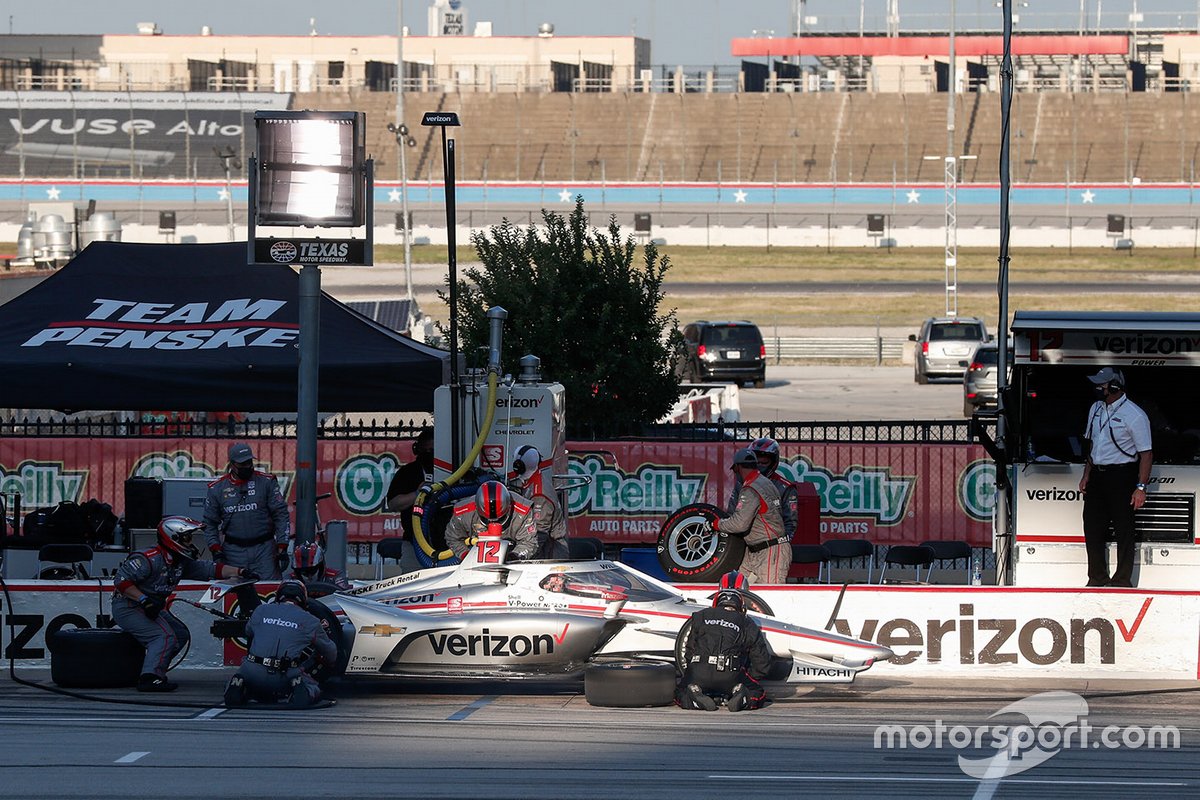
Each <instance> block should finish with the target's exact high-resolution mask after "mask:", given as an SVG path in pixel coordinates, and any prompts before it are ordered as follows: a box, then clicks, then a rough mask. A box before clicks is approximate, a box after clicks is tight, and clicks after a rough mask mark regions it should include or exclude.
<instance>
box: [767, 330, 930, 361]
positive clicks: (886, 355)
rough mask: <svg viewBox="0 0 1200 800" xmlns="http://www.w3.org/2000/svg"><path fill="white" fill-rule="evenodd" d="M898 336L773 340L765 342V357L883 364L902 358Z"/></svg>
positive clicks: (902, 343) (902, 352)
mask: <svg viewBox="0 0 1200 800" xmlns="http://www.w3.org/2000/svg"><path fill="white" fill-rule="evenodd" d="M906 342H907V340H906V339H904V338H903V337H900V336H776V337H774V338H773V339H767V341H766V345H767V357H768V358H773V359H774V361H775V363H776V364H778V363H779V362H780V361H782V360H785V359H787V360H797V359H798V360H808V359H811V360H820V361H832V360H841V359H845V360H865V361H874V362H875V363H876V364H882V363H883V362H884V361H894V360H897V359H899V358H901V357H902V356H903V355H904V345H905V343H906Z"/></svg>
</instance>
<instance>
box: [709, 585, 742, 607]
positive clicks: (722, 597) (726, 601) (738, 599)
mask: <svg viewBox="0 0 1200 800" xmlns="http://www.w3.org/2000/svg"><path fill="white" fill-rule="evenodd" d="M713 608H727V609H729V610H730V611H741V612H744V611H745V610H746V599H745V598H744V597H742V593H741V592H739V591H736V590H734V589H722V590H721V591H719V592H717V596H716V598H715V599H714V600H713Z"/></svg>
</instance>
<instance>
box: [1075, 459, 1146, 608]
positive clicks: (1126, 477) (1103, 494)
mask: <svg viewBox="0 0 1200 800" xmlns="http://www.w3.org/2000/svg"><path fill="white" fill-rule="evenodd" d="M1137 479H1138V465H1137V462H1133V463H1130V464H1118V465H1093V466H1092V471H1091V474H1090V475H1089V476H1088V483H1087V490H1086V491H1085V492H1084V493H1083V540H1084V545H1085V546H1086V548H1087V557H1088V583H1090V584H1095V585H1099V586H1103V585H1105V584H1111V585H1113V586H1130V585H1132V583H1133V559H1134V554H1135V552H1136V547H1135V542H1134V532H1133V506H1132V505H1131V504H1130V500H1131V499H1132V498H1133V490H1134V487H1136V486H1137ZM1110 524H1111V525H1112V530H1113V534H1114V536H1115V538H1116V540H1117V569H1116V571H1115V572H1113V574H1112V577H1111V578H1110V577H1109V574H1108V528H1109V525H1110Z"/></svg>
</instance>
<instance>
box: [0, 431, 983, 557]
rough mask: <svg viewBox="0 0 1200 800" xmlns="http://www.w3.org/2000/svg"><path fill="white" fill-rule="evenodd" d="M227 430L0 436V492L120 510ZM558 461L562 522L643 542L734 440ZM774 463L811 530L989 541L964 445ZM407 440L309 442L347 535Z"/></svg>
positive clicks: (800, 453)
mask: <svg viewBox="0 0 1200 800" xmlns="http://www.w3.org/2000/svg"><path fill="white" fill-rule="evenodd" d="M251 442H252V444H253V446H254V453H255V456H256V458H257V460H258V463H259V464H260V467H261V468H262V469H265V470H267V471H269V472H273V473H274V474H275V475H276V476H277V477H278V478H279V481H280V486H281V488H282V489H283V491H284V494H285V496H287V497H288V499H289V501H291V500H294V497H293V495H292V491H293V490H292V478H293V472H294V470H295V463H296V453H295V443H294V442H293V441H290V440H282V439H254V440H251ZM228 446H229V440H225V439H190V438H188V439H185V438H178V439H174V438H162V439H154V438H147V439H84V438H45V439H35V438H14V439H0V492H6V493H13V492H19V493H20V494H21V505H22V507H23V508H25V509H33V508H40V507H46V506H53V505H55V504H57V503H59V502H62V501H64V500H71V501H74V502H84V501H86V500H88V499H90V498H93V497H94V498H97V499H99V500H101V501H103V502H106V503H109V504H111V505H112V506H113V508H114V509H115V510H116V511H117V512H118V513H121V512H122V511H123V507H124V486H125V481H126V479H128V478H131V477H150V478H210V479H211V478H216V477H217V476H219V475H220V474H221V472H222V471H223V470H224V469H225V464H226V452H227V449H228ZM567 446H568V449H569V451H570V459H569V471H570V473H571V475H572V476H575V477H586V478H588V479H589V480H588V482H587V483H586V484H583V485H580V486H578V487H577V488H575V489H572V490H571V491H570V492H569V493H568V494H567V497H566V504H567V507H568V511H569V514H570V520H571V522H570V525H571V533H572V535H575V536H594V537H596V538H599V539H601V540H603V541H605V542H611V543H625V544H637V543H648V542H654V541H655V540H656V539H657V537H658V533H659V528H660V527H661V525H662V522H663V521H664V520H665V519H666V517H667V515H668V514H670V513H671V512H673V511H675V510H676V509H678V508H680V507H681V506H684V505H687V504H688V503H698V502H699V503H712V504H714V505H717V506H721V507H724V506H726V504H727V501H728V498H729V494H730V492H731V491H732V489H733V480H732V475H731V473H730V472H729V469H728V465H729V462H730V460H731V457H732V455H733V453H734V451H735V450H736V449H737V447H738V444H736V443H733V442H721V443H692V442H687V443H683V442H680V443H676V442H631V441H623V442H580V443H568V445H567ZM781 447H782V459H781V464H780V472H782V473H783V474H785V475H787V476H788V477H789V478H790V479H792V480H796V481H807V482H810V483H812V484H813V485H814V486H815V487H816V490H817V495H818V497H819V498H820V503H821V509H820V518H821V523H820V526H821V530H820V534H821V537H822V539H830V538H866V539H870V540H871V541H873V542H875V543H877V544H904V543H916V542H921V541H924V540H926V539H963V540H966V541H968V542H970V543H971V544H972V545H975V546H981V547H987V546H990V545H991V517H992V509H993V506H994V491H995V467H994V465H993V464H992V462H991V461H990V460H988V459H987V458H986V456H985V455H984V453H983V450H982V448H979V447H975V446H972V445H915V444H914V445H901V444H889V445H881V444H788V443H785V444H782V445H781ZM411 453H412V448H411V441H410V440H397V439H376V440H362V439H360V440H325V441H321V442H319V443H318V451H317V460H318V464H317V492H318V493H322V494H323V493H325V492H330V493H332V495H333V497H331V498H330V499H329V500H327V501H324V502H323V504H322V506H321V516H322V518H323V519H325V520H330V519H345V520H347V521H348V523H349V535H350V539H351V541H372V540H375V539H379V538H381V537H384V536H394V535H396V534H397V532H398V531H399V530H400V519H399V515H396V514H387V513H382V512H381V509H382V508H383V506H384V500H385V499H386V492H387V487H388V485H389V484H390V483H391V480H392V476H393V475H395V473H396V470H397V469H398V468H399V467H400V465H402V464H403V463H405V462H406V461H408V460H409V459H411Z"/></svg>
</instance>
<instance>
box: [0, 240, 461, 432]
mask: <svg viewBox="0 0 1200 800" xmlns="http://www.w3.org/2000/svg"><path fill="white" fill-rule="evenodd" d="M297 296H298V280H297V276H296V273H295V272H294V271H293V270H292V269H291V268H290V267H288V266H284V265H273V264H269V265H256V266H248V265H247V264H246V249H245V245H244V243H242V244H240V245H239V244H237V243H230V244H215V245H159V244H124V243H116V242H96V243H94V244H92V245H91V246H89V247H88V248H87V249H86V250H85V251H84V252H83V253H82V254H80V255H79V256H78V257H77V258H75V260H73V261H72V262H71V263H70V264H68V265H67V266H65V267H63V268H62V269H61V270H60V271H59V272H58V273H56V274H55V275H52V276H51V277H49V278H47V279H46V280H45V281H43V282H42V283H40V284H38V285H37V286H35V287H34V288H32V289H30V290H28V291H27V292H25V293H24V294H22V295H20V296H19V297H17V298H15V299H14V300H12V301H10V302H9V303H7V304H5V305H4V310H3V313H2V314H0V368H2V369H3V370H4V374H5V376H6V378H5V381H4V384H3V388H2V389H0V406H4V407H10V408H57V409H69V410H76V411H77V410H85V409H113V410H124V409H132V410H136V409H145V408H169V409H173V410H178V411H205V410H237V411H290V410H294V409H295V407H296V396H297V395H296V370H297V363H298V350H297V347H296V345H297V341H298V337H299V321H298V317H299V311H298V308H297ZM445 356H446V354H445V353H443V352H441V351H439V350H435V349H433V348H430V347H425V346H424V345H421V344H418V343H416V342H413V341H412V340H411V339H406V338H405V337H403V336H400V335H399V334H397V333H395V332H393V331H391V330H389V329H387V328H384V327H383V326H381V325H378V324H376V323H375V322H373V321H372V320H369V319H367V318H365V317H363V316H362V315H360V314H358V313H356V312H354V311H353V310H351V309H349V308H347V307H346V306H344V305H342V304H341V303H339V302H337V301H336V300H334V299H333V298H331V297H329V296H328V295H325V296H323V297H322V300H321V353H320V358H321V383H320V387H319V404H320V407H321V409H323V410H328V411H337V410H347V411H374V410H396V411H407V410H414V411H415V410H427V409H431V408H432V407H433V390H434V388H435V387H436V386H438V385H439V384H440V383H442V381H443V379H444V373H445V363H446V358H445Z"/></svg>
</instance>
